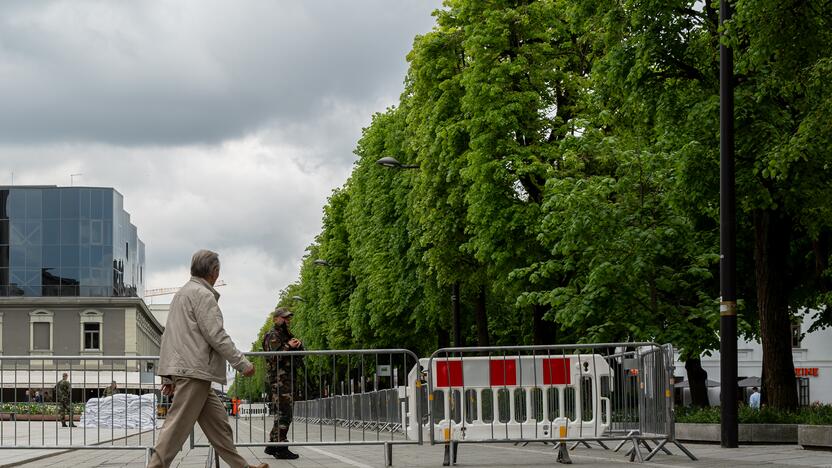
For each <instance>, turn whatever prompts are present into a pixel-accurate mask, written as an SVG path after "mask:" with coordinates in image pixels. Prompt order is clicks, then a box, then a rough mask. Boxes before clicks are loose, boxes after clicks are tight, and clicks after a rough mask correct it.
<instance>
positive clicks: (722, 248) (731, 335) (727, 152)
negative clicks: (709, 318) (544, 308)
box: [719, 0, 738, 448]
mask: <svg viewBox="0 0 832 468" xmlns="http://www.w3.org/2000/svg"><path fill="white" fill-rule="evenodd" d="M730 18H731V7H730V6H729V5H728V0H720V5H719V21H720V24H721V25H722V26H723V28H724V25H725V22H726V21H728V20H729V19H730ZM723 34H724V29H723ZM719 168H720V174H719V185H720V188H719V253H720V262H719V286H720V292H721V293H722V299H721V302H720V304H719V315H720V319H719V328H720V330H719V355H720V357H719V360H720V395H721V400H722V402H721V413H722V414H721V415H722V418H721V421H722V425H721V429H722V431H721V432H722V439H721V440H722V446H723V447H726V448H736V447H737V443H738V436H737V433H738V427H737V278H736V271H737V259H736V244H737V228H736V222H737V217H736V203H737V202H736V192H735V186H734V184H735V180H734V179H735V178H734V54H733V51H732V50H731V48H730V47H727V46H726V45H725V44H724V43H720V46H719Z"/></svg>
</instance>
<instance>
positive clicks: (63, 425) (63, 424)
mask: <svg viewBox="0 0 832 468" xmlns="http://www.w3.org/2000/svg"><path fill="white" fill-rule="evenodd" d="M61 427H66V421H64V420H63V419H61Z"/></svg>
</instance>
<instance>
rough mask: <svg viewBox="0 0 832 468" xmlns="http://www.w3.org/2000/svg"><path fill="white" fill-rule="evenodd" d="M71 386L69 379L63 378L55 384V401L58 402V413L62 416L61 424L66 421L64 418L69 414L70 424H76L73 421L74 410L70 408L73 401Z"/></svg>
mask: <svg viewBox="0 0 832 468" xmlns="http://www.w3.org/2000/svg"><path fill="white" fill-rule="evenodd" d="M70 394H71V387H70V384H69V380H61V381H60V382H58V385H56V386H55V401H56V402H57V403H58V414H59V415H60V416H61V424H65V423H64V418H65V417H66V415H67V414H69V415H70V416H69V424H71V425H74V424H73V421H72V411H71V409H70V405H71V404H72V401H71V397H70Z"/></svg>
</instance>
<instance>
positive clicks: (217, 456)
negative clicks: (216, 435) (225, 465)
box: [214, 450, 220, 468]
mask: <svg viewBox="0 0 832 468" xmlns="http://www.w3.org/2000/svg"><path fill="white" fill-rule="evenodd" d="M214 466H216V467H217V468H220V453H219V452H217V451H216V450H214Z"/></svg>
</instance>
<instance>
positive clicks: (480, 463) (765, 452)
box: [0, 421, 832, 468]
mask: <svg viewBox="0 0 832 468" xmlns="http://www.w3.org/2000/svg"><path fill="white" fill-rule="evenodd" d="M231 422H232V426H233V427H235V431H236V433H237V436H238V440H239V441H240V442H249V441H253V442H259V441H262V440H263V439H264V435H265V433H266V430H267V428H265V427H264V424H262V422H261V423H260V424H250V425H249V424H247V422H244V421H231ZM235 423H237V424H235ZM18 424H20V423H18ZM32 429H34V426H33V428H32ZM264 429H266V430H264ZM304 429H305V428H304V426H303V425H302V424H299V425H298V430H297V431H296V434H295V439H294V440H297V441H299V440H304V439H305V438H306V431H305V430H304ZM310 429H314V427H311V426H310ZM325 429H329V431H334V432H333V433H332V435H333V436H337V437H338V440H339V441H344V440H347V438H351V439H352V440H362V439H364V440H375V439H376V437H377V436H378V437H381V438H382V439H389V437H390V434H389V433H383V432H382V433H380V434H377V433H375V432H374V431H365V432H364V433H363V434H362V432H361V431H360V430H359V431H356V430H353V431H351V432H350V433H347V431H346V430H344V429H342V428H338V429H333V428H331V427H329V428H325ZM8 430H9V427H8V426H5V427H4V428H3V433H4V434H5V435H8V434H9V432H8ZM73 431H74V432H75V436H74V437H78V436H79V435H80V434H81V432H80V431H79V429H74V430H73ZM87 431H88V437H93V434H94V433H95V431H94V430H90V429H88V430H87ZM68 433H69V431H65V433H61V434H60V435H59V437H68ZM327 433H328V432H327ZM22 434H24V431H23V430H22V429H19V430H18V437H24V439H22V440H21V439H18V440H21V441H22V442H26V438H27V437H28V433H26V435H25V436H23V435H22ZM51 435H52V436H53V437H54V434H51ZM116 435H118V434H116ZM152 436H153V434H152V433H151V432H145V433H142V434H140V435H139V434H134V435H128V436H127V437H126V438H125V437H124V434H123V430H122V434H121V437H117V440H115V441H113V442H108V441H107V440H106V437H103V436H102V437H101V438H100V439H99V440H100V441H102V442H103V443H104V444H110V443H113V444H119V445H134V446H136V445H145V444H147V441H148V440H153V439H151V437H152ZM139 437H141V442H139ZM319 437H320V434H319V433H317V432H315V431H314V430H311V431H310V434H309V440H313V441H314V440H316V439H318V438H319ZM96 438H97V437H96ZM74 440H75V439H74ZM89 440H92V439H88V441H89ZM195 440H196V442H197V444H198V445H200V444H205V443H206V441H205V439H204V436H203V435H202V433H201V432H199V430H198V429H197V432H196V434H195ZM325 440H333V439H332V437H330V438H326V439H325ZM33 442H34V441H33ZM7 445H8V443H7ZM47 445H49V443H48V442H47ZM594 447H595V448H591V449H590V448H586V447H578V448H576V449H575V450H573V451H572V452H571V457H572V461H573V464H574V466H585V467H602V466H603V467H607V466H621V467H624V466H634V465H633V464H632V463H630V462H629V461H628V458H627V457H626V456H625V454H624V451H626V449H624V450H622V451H620V452H613V451H612V450H604V449H602V448H600V447H597V446H594ZM687 447H688V448H689V449H690V450H691V451H692V452H693V453H694V454H695V455H696V456H697V457H698V458H699V460H698V461H691V460H689V459H688V458H687V457H685V456H684V455H683V454H681V452H679V450H678V449H676V448H675V447H672V448H671V451H672V452H673V455H666V454H659V455H657V456H656V457H655V458H654V459H653V460H651V461H650V462H646V463H644V464H643V465H642V466H645V467H679V466H690V467H701V468H706V467H707V468H710V467H725V466H730V467H753V466H763V467H809V466H811V467H832V452H825V451H813V450H803V449H801V448H800V447H797V446H794V445H753V446H745V447H741V448H739V449H733V450H728V449H723V448H721V447H719V446H718V445H705V444H687ZM292 450H293V451H296V452H297V453H298V454H300V456H301V457H300V458H299V459H298V460H293V461H283V460H275V459H273V458H271V457H268V456H266V455H265V454H264V453H263V449H262V448H259V447H251V448H250V447H241V449H240V451H241V453H242V454H243V456H244V457H246V458H247V459H248V460H249V461H250V462H252V463H254V462H258V461H261V462H266V463H269V464H270V465H271V466H272V467H296V468H312V467H342V468H349V467H352V468H370V467H382V466H384V461H383V449H382V447H381V446H372V445H364V446H349V447H346V446H315V447H294V448H293V449H292ZM443 454H444V447H443V446H440V445H435V446H431V445H429V444H426V445H424V446H421V447H419V446H415V445H396V446H394V448H393V465H394V466H398V467H403V466H412V467H441V466H442V460H443ZM208 458H209V449H208V448H205V447H197V448H194V449H190V448H189V443H187V442H186V444H185V445H184V446H183V450H182V451H181V452H180V453H179V454H178V455H177V457H176V459H175V461H174V463H173V465H172V466H173V467H205V466H207V464H208ZM144 460H145V452H144V451H142V450H112V449H103V450H72V451H63V452H60V451H58V452H56V451H48V450H4V449H0V467H6V466H24V467H67V466H71V467H73V468H91V467H130V468H140V467H143V466H144ZM457 465H458V466H461V467H465V466H467V467H494V468H501V467H509V466H555V465H557V464H556V463H555V453H554V451H553V449H552V446H550V445H543V444H529V445H527V446H520V445H513V444H464V445H460V448H459V454H458V460H457ZM221 466H222V467H226V466H227V465H225V463H221Z"/></svg>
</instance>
